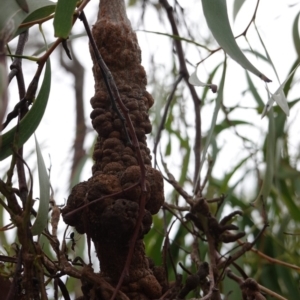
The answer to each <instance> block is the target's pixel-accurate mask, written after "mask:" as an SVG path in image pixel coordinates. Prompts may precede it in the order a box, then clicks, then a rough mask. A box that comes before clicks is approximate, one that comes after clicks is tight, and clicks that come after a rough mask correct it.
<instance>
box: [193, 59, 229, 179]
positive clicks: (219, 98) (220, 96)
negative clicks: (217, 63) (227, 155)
mask: <svg viewBox="0 0 300 300" xmlns="http://www.w3.org/2000/svg"><path fill="white" fill-rule="evenodd" d="M225 76H226V60H225V62H224V67H223V73H222V78H221V82H220V87H219V91H218V96H217V99H216V106H215V109H214V114H213V117H212V120H211V126H210V130H209V132H208V134H207V139H206V141H205V145H204V148H203V151H202V154H201V155H202V157H201V163H200V169H199V173H198V175H197V180H196V181H195V182H197V181H198V179H199V177H200V172H201V170H202V167H203V164H204V162H205V160H206V153H207V150H208V147H209V145H210V142H211V139H212V136H213V133H214V129H215V126H216V122H217V117H218V113H219V110H220V108H221V104H222V101H223V90H224V83H225Z"/></svg>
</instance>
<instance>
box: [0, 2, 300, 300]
mask: <svg viewBox="0 0 300 300" xmlns="http://www.w3.org/2000/svg"><path fill="white" fill-rule="evenodd" d="M198 2H200V1H176V0H174V1H173V0H172V1H170V4H171V5H172V6H173V8H174V16H175V20H176V24H177V28H178V31H179V36H177V37H175V36H174V35H173V33H172V30H171V27H170V24H169V22H168V18H167V15H166V11H165V10H164V9H163V7H162V5H161V4H160V3H159V1H154V0H129V1H127V7H128V15H129V19H130V20H131V22H132V26H133V28H134V29H136V30H137V35H138V38H139V40H140V44H141V50H142V55H143V56H142V57H143V64H144V66H145V68H146V72H147V74H148V90H149V92H151V93H152V95H153V97H154V99H155V105H154V107H152V109H151V111H150V116H151V120H152V125H153V130H152V134H151V136H149V139H148V140H149V148H151V150H153V149H154V148H155V149H156V151H155V153H154V154H153V162H157V165H156V166H157V167H158V168H159V169H160V170H161V171H162V173H163V175H164V176H165V177H166V178H167V177H168V174H167V173H168V172H170V173H171V174H172V175H173V176H174V178H175V179H176V181H177V182H178V183H179V185H180V186H181V187H182V189H183V190H184V191H186V192H187V193H188V194H189V195H193V192H194V183H195V181H194V176H195V174H194V172H195V159H196V158H195V154H194V153H195V151H194V145H195V137H196V133H195V123H194V122H195V112H194V106H193V103H192V100H191V95H190V91H189V88H188V86H187V84H186V83H185V82H184V81H183V80H179V78H180V76H181V71H182V70H181V69H180V64H179V62H178V53H177V50H176V47H175V45H174V41H175V40H176V39H177V40H178V39H179V40H180V41H181V43H182V47H183V50H184V56H185V63H186V65H187V67H188V70H189V72H190V74H191V73H192V72H194V70H195V67H196V64H197V63H199V62H200V61H202V60H203V59H205V58H206V57H207V56H209V55H210V54H211V56H210V57H208V58H207V59H205V60H204V61H203V62H202V63H201V64H200V65H199V67H198V75H199V78H201V80H202V81H204V82H207V83H214V84H216V85H218V86H219V87H220V82H221V80H222V72H223V68H224V65H225V58H224V57H225V56H224V53H222V51H221V50H220V51H217V52H213V53H211V52H210V51H209V50H207V49H211V50H214V49H217V48H218V45H217V43H216V42H215V40H214V38H213V37H212V35H211V34H210V32H209V30H208V28H207V25H206V23H205V20H204V17H203V13H202V8H201V4H199V3H198ZM250 2H251V3H250ZM254 2H255V3H254ZM263 2H264V1H262V3H260V5H259V6H258V11H257V16H256V25H257V27H258V32H260V34H261V35H262V36H263V40H264V41H265V43H266V44H267V45H269V47H267V51H269V52H265V49H264V46H263V45H262V44H261V43H260V41H259V38H258V35H257V32H256V30H255V27H254V24H253V23H252V24H251V25H250V28H249V31H248V32H247V35H246V38H244V37H240V38H238V39H237V41H238V44H239V45H240V47H241V48H242V49H243V50H245V53H246V55H247V57H249V59H251V60H252V61H254V62H255V64H256V65H259V66H260V69H264V72H265V73H267V74H268V76H269V77H271V78H272V79H273V82H276V75H275V72H276V71H275V70H276V69H278V73H279V75H280V78H281V82H283V81H284V80H285V78H287V76H288V74H290V72H291V71H292V70H293V69H294V68H295V67H296V66H297V64H298V63H299V58H300V37H299V31H298V21H299V12H300V5H299V3H297V1H282V2H285V3H280V4H278V5H279V6H281V7H284V9H282V15H278V11H276V12H275V13H274V14H272V4H271V3H270V2H268V3H263ZM274 2H281V1H274ZM256 4H257V2H256V1H250V0H248V1H238V0H234V1H227V6H228V11H229V16H230V22H231V25H232V28H233V31H234V32H235V33H236V34H240V33H241V32H243V31H244V30H245V26H247V25H248V24H249V23H250V21H251V18H252V16H253V13H254V9H255V6H256ZM93 5H95V3H91V6H92V7H93ZM276 5H277V4H276ZM268 6H270V8H269V11H268V10H267V9H266V7H267V8H268ZM94 7H96V6H94ZM269 12H270V15H271V17H270V16H268V21H269V22H270V23H269V24H266V22H263V19H264V18H265V17H266V14H267V13H269ZM240 15H241V16H240ZM286 15H287V16H288V19H289V20H290V23H289V24H284V26H285V27H284V28H285V29H286V31H284V32H283V31H278V32H277V33H276V34H277V36H278V44H277V45H275V44H271V42H268V36H267V35H264V34H263V33H264V31H267V29H266V28H265V27H264V26H270V27H272V26H273V25H274V24H275V23H276V22H285V21H284V20H286ZM94 18H95V11H94V12H90V19H91V20H93V19H94ZM242 19H243V20H244V19H245V22H243V20H242ZM91 24H92V21H91ZM237 24H238V25H237ZM288 26H289V27H288ZM274 27H275V25H274ZM279 27H280V26H279ZM47 34H48V35H49V36H50V33H47ZM282 35H289V36H290V40H289V42H290V43H289V44H286V43H282V42H281V36H282ZM50 37H51V36H50ZM50 37H49V41H50V40H53V38H52V37H51V38H50ZM242 39H243V40H242ZM79 43H86V39H85V38H80V37H79V38H77V39H74V43H73V39H72V36H71V37H70V45H71V46H70V49H71V52H72V56H73V62H74V61H75V62H76V60H77V59H78V67H76V68H70V67H69V68H68V66H70V65H71V64H70V63H68V65H67V64H66V63H65V58H63V55H64V54H63V53H62V52H60V53H56V54H55V56H53V59H55V60H56V62H54V64H55V68H57V69H59V68H65V69H66V70H67V72H68V73H69V74H71V75H73V79H70V80H71V82H72V81H73V80H74V81H73V82H74V87H75V88H76V93H75V95H76V97H74V96H73V98H75V100H76V101H75V103H76V104H74V106H76V107H77V109H76V110H75V111H76V116H75V117H74V116H73V118H74V120H73V121H74V125H73V127H72V129H73V131H72V134H73V133H76V135H75V136H74V135H73V136H72V140H73V142H72V143H73V144H72V145H68V149H69V153H70V154H72V155H69V158H68V159H69V166H70V168H68V170H67V172H68V173H69V176H68V179H65V182H64V184H63V185H64V186H67V187H68V189H69V187H70V186H74V185H75V184H76V183H78V182H79V181H80V180H83V179H87V178H88V177H89V174H90V173H89V172H90V166H91V164H92V158H91V157H92V147H91V146H92V144H93V142H94V140H95V134H94V133H93V131H92V130H91V125H90V123H89V118H88V115H89V105H88V100H89V99H84V96H82V94H83V84H87V83H83V81H82V82H81V83H76V81H75V80H78V73H77V72H78V70H79V63H80V62H81V64H82V65H83V69H82V70H81V69H80V73H81V75H82V74H83V73H84V72H89V73H90V72H91V71H90V69H88V67H87V66H86V64H85V61H84V60H83V59H82V55H81V52H80V51H78V49H79V46H78V45H79ZM199 44H200V45H202V46H201V47H200V46H199ZM13 47H14V46H13V45H12V49H13ZM29 47H30V48H31V47H32V48H34V49H36V48H41V47H42V45H41V44H38V43H37V42H33V41H31V43H30V44H29ZM274 48H277V49H274ZM287 49H288V50H289V51H287ZM291 49H292V52H291ZM84 51H87V49H85V50H84ZM276 51H277V52H280V53H281V54H280V55H279V56H280V57H281V60H282V61H280V59H278V56H276V55H277V54H276ZM268 53H270V56H272V54H274V57H275V59H274V60H273V62H274V66H275V68H273V66H272V62H271V61H270V60H269V58H268ZM87 58H88V55H87V53H85V59H87ZM60 64H61V67H58V65H60ZM282 64H283V65H284V66H283V67H282V66H281V65H282ZM226 72H227V73H226V74H225V85H224V90H223V91H222V92H223V94H222V97H221V100H220V109H219V111H218V115H217V118H216V121H215V124H212V123H211V122H212V121H211V120H212V118H213V114H214V109H215V105H216V98H217V96H216V94H214V93H212V91H211V90H210V89H209V88H208V87H204V88H203V87H197V88H196V91H197V94H198V96H199V98H200V99H201V150H202V155H203V149H204V145H205V144H206V142H207V140H209V144H208V145H209V147H208V149H207V153H206V155H204V157H203V156H202V157H201V159H203V168H202V171H201V174H200V183H201V187H202V196H203V197H204V198H206V199H214V198H222V199H223V201H222V203H221V204H220V205H219V206H218V207H217V204H216V203H212V204H211V210H212V211H213V212H215V214H216V216H217V218H218V219H220V218H222V217H224V216H225V215H227V214H228V213H230V212H232V211H234V210H237V209H238V210H241V211H242V212H243V216H238V217H235V218H234V224H235V225H237V226H238V227H239V229H240V230H241V231H245V232H246V236H245V238H243V239H242V242H245V241H249V242H252V241H253V240H254V239H255V237H256V236H258V235H259V232H260V230H261V229H262V227H263V225H264V222H266V220H267V222H268V224H269V227H268V228H267V230H266V231H265V232H264V234H263V235H262V236H260V238H259V239H258V240H257V242H256V244H255V245H254V247H253V249H252V250H253V251H248V252H246V253H245V254H244V255H243V256H241V257H240V258H239V259H238V260H237V261H236V264H237V265H238V266H239V267H240V268H242V269H243V270H244V272H245V274H246V275H247V276H248V277H252V278H254V279H255V280H256V281H257V282H258V283H259V284H261V285H262V286H264V287H266V288H267V289H269V290H271V291H273V292H274V293H276V294H278V295H281V296H282V297H284V298H286V299H289V300H297V299H299V295H300V291H299V287H300V282H299V279H300V278H299V271H300V263H299V251H300V250H299V249H300V236H299V235H300V199H299V197H300V164H299V158H300V147H299V145H300V138H299V137H300V135H299V133H300V132H299V118H298V114H299V108H300V106H299V100H300V98H299V95H300V94H299V72H297V71H296V73H295V74H294V76H292V77H291V78H290V80H289V81H288V82H287V83H286V85H285V87H284V93H285V95H286V97H287V99H288V103H289V107H290V116H289V117H286V115H285V114H284V112H283V111H282V110H281V109H280V108H279V107H278V106H277V105H275V106H274V108H273V109H272V110H271V111H270V113H269V114H267V116H266V117H265V118H264V119H261V115H262V112H263V109H264V106H265V104H266V102H267V100H268V98H267V93H266V91H265V86H264V83H263V82H262V81H260V80H259V79H258V78H256V77H254V76H253V75H251V74H249V73H247V72H245V71H244V70H243V69H242V68H241V67H239V66H238V65H237V64H236V63H235V62H234V61H233V60H230V59H228V60H227V70H226ZM284 72H285V73H284ZM52 76H53V77H54V76H56V74H55V72H53V73H52ZM89 76H90V75H89ZM70 78H72V77H70ZM89 84H90V86H92V84H91V83H89ZM175 85H176V89H174V86H175ZM278 86H279V83H278V82H277V83H275V84H273V85H272V89H273V90H276V89H277V87H278ZM54 88H55V84H54ZM171 92H173V97H172V98H170V93H171ZM89 95H90V96H91V95H92V93H90V94H89ZM50 101H51V99H50ZM164 115H165V120H164V118H163V116H164ZM162 121H164V122H163V124H162V125H161V122H162ZM213 125H214V126H213ZM160 126H162V127H160ZM160 128H163V130H161V129H160ZM212 128H213V130H212ZM197 130H199V129H197ZM46 135H47V134H46ZM158 135H160V138H158ZM57 147H59V145H57ZM27 153H28V155H32V154H30V150H28V151H27ZM2 166H4V164H2ZM6 171H7V169H6V168H4V167H1V177H2V178H4V177H5V176H6V175H5V174H6ZM55 181H56V178H55V176H53V177H51V184H52V186H53V187H54V189H55V194H56V195H57V194H59V193H60V194H59V195H60V196H61V195H64V196H62V198H67V196H68V195H67V192H66V190H63V189H62V191H60V187H59V184H58V183H57V182H55ZM36 184H37V183H36ZM165 197H166V203H167V204H166V206H164V207H163V208H162V210H161V212H160V213H159V214H158V215H156V216H154V219H153V229H152V230H151V231H150V232H149V233H148V234H147V235H146V236H145V245H146V251H147V255H149V257H151V258H152V259H153V261H154V262H155V263H156V264H159V265H161V264H165V265H166V268H167V273H168V276H169V280H170V281H173V280H176V276H177V274H178V273H180V274H182V275H183V278H184V279H185V278H186V276H187V275H188V274H187V272H186V271H185V270H184V269H183V268H181V267H180V265H179V263H181V264H182V265H183V266H184V268H185V269H187V270H189V271H190V272H192V273H195V272H196V267H195V263H194V261H193V259H192V258H191V255H193V253H194V255H195V252H197V255H198V256H199V259H200V261H208V256H207V251H208V249H207V243H206V242H205V241H202V240H200V239H199V238H197V239H196V238H195V237H194V236H193V235H192V234H191V231H192V224H191V223H190V222H188V221H187V220H186V219H185V215H186V214H187V213H188V211H189V206H188V204H187V203H186V202H185V200H184V199H183V197H182V196H181V195H180V194H179V193H178V192H177V191H176V190H175V189H174V187H173V186H172V185H170V184H169V183H168V182H167V181H166V182H165ZM61 202H63V201H61ZM0 209H1V211H0V212H1V213H0V221H1V225H2V226H5V225H6V224H7V216H5V211H4V210H3V208H2V207H0ZM61 223H62V222H61ZM60 226H61V228H63V229H64V228H65V227H64V225H63V224H60ZM63 229H61V232H62V231H63ZM71 231H72V230H71V229H68V232H67V236H68V235H69V234H70V232H71ZM75 239H76V256H85V254H84V252H85V249H86V247H85V246H84V244H85V241H84V238H83V237H80V236H79V234H77V233H76V234H75ZM66 241H67V242H68V245H69V246H68V248H69V250H70V248H71V243H72V241H71V240H66ZM40 242H41V244H42V245H43V250H44V251H45V252H47V251H48V255H49V256H50V257H51V255H52V256H53V253H51V251H50V250H47V247H49V245H48V243H47V242H46V241H45V243H43V240H42V239H41V241H40ZM12 243H13V240H12V237H11V234H10V233H9V232H7V233H1V245H2V246H1V251H2V252H3V253H5V254H8V253H9V252H10V251H11V250H9V249H10V245H11V244H12ZM49 249H50V248H49ZM237 249H238V243H234V244H229V245H228V244H226V245H223V246H222V247H221V249H220V253H221V254H227V255H228V253H229V255H230V254H231V253H234V252H235V251H237ZM70 256H75V253H73V252H72V251H70ZM53 258H54V257H53ZM4 267H5V268H6V267H7V266H4V265H3V268H4ZM232 269H233V270H234V267H233V268H232ZM3 270H4V269H2V271H3ZM234 271H236V270H234ZM236 272H237V274H238V273H239V271H236ZM67 286H68V288H70V290H73V291H74V292H75V290H76V288H78V285H77V284H76V280H74V279H72V278H71V279H68V283H67ZM220 288H221V292H222V294H224V295H227V294H228V293H229V292H230V291H232V293H231V294H230V296H229V298H228V299H232V300H237V299H241V292H240V290H239V287H238V285H237V283H236V282H234V281H232V280H231V279H229V278H227V277H225V279H224V281H223V282H222V285H221V286H220ZM189 297H190V298H191V297H199V291H193V292H191V293H190V294H189ZM189 297H187V298H189ZM266 298H267V299H271V297H270V296H268V295H266ZM284 298H278V299H284ZM224 299H225V298H224Z"/></svg>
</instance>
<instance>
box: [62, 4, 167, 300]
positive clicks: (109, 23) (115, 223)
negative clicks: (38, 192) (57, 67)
mask: <svg viewBox="0 0 300 300" xmlns="http://www.w3.org/2000/svg"><path fill="white" fill-rule="evenodd" d="M93 36H94V39H95V41H96V44H97V48H98V49H99V51H100V53H101V55H102V57H103V60H104V62H105V63H106V65H107V67H108V68H109V70H110V72H111V74H112V75H113V78H114V81H115V83H116V86H117V88H118V91H119V94H120V97H121V100H122V102H123V103H124V105H125V106H126V108H127V109H128V115H129V117H130V119H131V122H132V124H133V127H134V131H135V133H134V134H135V135H136V138H137V142H138V146H139V147H136V145H134V143H133V144H132V143H130V142H129V139H128V136H127V133H126V130H125V128H126V129H127V131H128V132H129V136H130V140H131V141H133V140H134V139H133V133H132V132H131V130H130V128H128V124H127V122H125V123H124V122H122V120H121V118H120V114H119V113H117V110H119V106H118V104H117V108H116V107H114V104H113V103H112V101H111V97H110V95H109V93H108V91H107V88H106V85H105V78H104V77H103V75H102V72H101V70H100V68H99V66H98V65H97V61H96V59H95V56H94V54H93V53H92V59H93V62H94V67H93V73H94V78H95V95H94V97H92V99H91V105H92V108H93V111H92V113H91V119H92V124H93V127H94V129H95V130H96V132H97V133H98V139H97V143H96V145H95V149H94V154H93V158H94V161H95V163H94V166H93V168H92V177H91V178H90V179H89V180H88V181H85V182H81V183H79V184H78V185H76V186H75V187H74V188H73V189H72V192H71V195H70V196H69V198H68V201H67V206H66V207H65V208H64V209H63V212H62V213H63V216H64V221H65V222H66V223H67V224H69V225H71V226H75V228H76V230H77V231H78V232H79V233H82V234H83V233H87V235H88V237H90V238H91V239H92V241H93V243H94V245H95V249H96V252H97V256H98V258H99V262H100V269H101V273H100V276H101V277H102V278H104V279H105V280H106V281H107V282H108V283H110V284H111V285H112V286H113V287H115V286H116V285H117V283H118V281H119V278H120V276H121V274H122V271H123V269H124V265H125V262H126V258H127V255H128V252H129V249H130V247H134V253H133V256H132V260H131V264H130V267H129V270H128V275H127V276H125V278H124V281H123V284H122V287H121V291H122V292H123V293H125V294H126V295H127V297H128V298H129V299H158V298H160V296H161V295H162V293H163V289H164V283H163V280H161V279H158V278H159V277H161V278H162V277H163V276H162V275H161V273H160V272H159V271H158V269H157V267H154V266H152V265H151V264H150V263H149V260H148V259H147V257H146V256H145V249H144V243H143V236H144V235H145V234H146V233H147V232H148V231H149V230H150V227H151V224H152V215H153V214H156V213H157V212H158V211H159V209H160V207H161V205H162V204H163V202H164V193H163V178H162V176H161V174H160V172H159V171H157V170H155V169H153V168H152V167H151V155H150V150H149V149H148V147H147V143H146V134H148V133H150V132H151V123H150V120H149V116H148V110H149V108H150V107H151V106H152V105H153V102H154V100H153V98H152V96H151V95H150V94H149V93H148V92H147V91H146V84H147V79H146V73H145V70H144V68H143V67H142V66H141V51H140V48H139V45H138V42H137V37H136V34H135V33H134V32H133V30H132V28H131V25H130V22H129V20H128V19H127V16H126V11H125V5H124V0H101V1H100V10H99V14H98V20H97V22H96V24H95V25H94V26H93ZM121 114H122V112H121ZM123 115H124V114H123ZM138 148H139V149H138ZM137 151H140V157H141V158H142V161H140V160H139V158H138V157H139V156H138V155H137ZM142 168H144V170H145V174H146V176H144V177H145V178H144V179H143V178H142V177H143V176H142V172H141V170H142ZM141 181H144V183H141ZM143 184H144V186H145V187H146V189H145V190H143ZM113 194H114V195H113ZM109 195H112V196H111V197H109ZM105 196H106V197H105ZM107 196H108V197H107ZM102 197H104V198H103V200H101V201H98V202H97V203H95V204H93V205H91V206H88V207H86V208H83V209H82V210H80V211H78V212H76V213H74V214H70V212H72V211H73V210H75V209H77V208H79V207H81V206H83V205H84V204H87V203H89V202H92V201H95V200H97V199H99V198H102ZM141 201H144V205H145V209H144V210H143V211H142V212H141V211H140V207H141V205H142V203H141ZM141 213H142V216H143V218H142V222H141V226H140V229H139V233H138V237H137V241H136V243H135V246H134V245H132V243H131V242H132V240H131V238H132V236H133V233H134V230H135V228H136V226H138V224H137V220H138V217H139V216H140V214H141ZM159 273H160V275H159ZM159 281H160V282H159ZM91 289H94V291H93V292H94V293H95V292H96V293H97V291H96V289H98V290H101V287H92V288H91ZM91 292H92V291H90V293H91ZM102 295H103V291H102ZM101 299H102V298H101ZM103 299H106V298H103Z"/></svg>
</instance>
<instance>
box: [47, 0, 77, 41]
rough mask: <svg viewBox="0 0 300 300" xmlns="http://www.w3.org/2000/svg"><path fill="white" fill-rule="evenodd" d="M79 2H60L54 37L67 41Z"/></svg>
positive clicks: (71, 0) (63, 0)
mask: <svg viewBox="0 0 300 300" xmlns="http://www.w3.org/2000/svg"><path fill="white" fill-rule="evenodd" d="M76 4H77V0H58V2H57V6H56V10H55V16H54V21H53V26H54V35H55V36H56V37H60V38H63V39H67V38H68V36H69V34H70V31H71V29H72V26H73V14H74V11H75V8H76Z"/></svg>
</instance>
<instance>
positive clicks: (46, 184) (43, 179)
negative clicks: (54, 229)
mask: <svg viewBox="0 0 300 300" xmlns="http://www.w3.org/2000/svg"><path fill="white" fill-rule="evenodd" d="M34 139H35V147H36V156H37V166H38V173H39V186H40V201H39V202H40V204H39V209H38V211H37V216H36V219H35V221H34V223H33V225H32V227H31V233H32V235H39V234H41V233H42V231H43V230H44V229H45V227H46V225H47V221H48V211H49V200H50V181H49V176H48V172H47V169H46V166H45V162H44V159H43V156H42V152H41V149H40V146H39V143H38V141H37V139H36V136H35V135H34Z"/></svg>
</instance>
